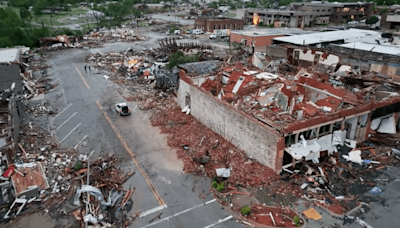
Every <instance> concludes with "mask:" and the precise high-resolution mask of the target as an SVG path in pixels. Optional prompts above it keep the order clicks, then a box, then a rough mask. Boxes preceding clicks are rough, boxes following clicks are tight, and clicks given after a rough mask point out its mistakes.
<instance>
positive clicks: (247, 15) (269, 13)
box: [244, 1, 373, 28]
mask: <svg viewBox="0 0 400 228" xmlns="http://www.w3.org/2000/svg"><path fill="white" fill-rule="evenodd" d="M372 8H373V3H363V2H346V3H340V2H324V1H321V2H310V3H307V2H293V3H292V4H291V5H290V7H289V8H287V9H283V10H275V9H274V10H260V9H248V10H245V12H244V19H245V22H246V24H258V23H260V22H262V23H263V24H264V25H271V24H273V26H274V27H280V26H281V25H282V24H284V25H285V26H287V27H292V28H303V27H305V26H313V25H317V24H329V23H336V24H339V23H347V22H348V21H349V20H353V19H354V20H361V19H363V18H366V17H369V16H370V15H371V12H372Z"/></svg>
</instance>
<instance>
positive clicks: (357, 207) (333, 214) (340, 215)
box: [317, 203, 362, 218]
mask: <svg viewBox="0 0 400 228" xmlns="http://www.w3.org/2000/svg"><path fill="white" fill-rule="evenodd" d="M317 207H319V208H321V209H322V210H324V211H325V212H327V213H328V214H330V215H331V216H332V217H335V218H344V216H346V215H351V214H352V213H354V212H356V211H357V210H358V209H360V208H361V207H362V203H360V204H359V205H358V206H356V207H354V208H353V209H351V210H350V211H349V212H347V213H345V214H337V213H335V212H332V211H330V210H329V209H327V208H326V207H323V206H320V205H318V204H317Z"/></svg>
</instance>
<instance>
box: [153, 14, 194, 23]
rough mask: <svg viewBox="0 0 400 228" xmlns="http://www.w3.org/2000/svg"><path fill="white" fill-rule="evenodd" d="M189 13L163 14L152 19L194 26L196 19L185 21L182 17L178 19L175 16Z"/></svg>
mask: <svg viewBox="0 0 400 228" xmlns="http://www.w3.org/2000/svg"><path fill="white" fill-rule="evenodd" d="M186 14H187V12H185V11H182V12H176V13H175V14H174V13H169V16H168V13H163V14H153V15H152V16H151V17H152V18H154V19H162V20H165V21H175V22H179V23H180V24H183V25H194V19H190V20H184V19H182V18H181V17H177V16H175V15H186Z"/></svg>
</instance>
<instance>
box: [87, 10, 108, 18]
mask: <svg viewBox="0 0 400 228" xmlns="http://www.w3.org/2000/svg"><path fill="white" fill-rule="evenodd" d="M104 16H105V14H104V13H102V12H100V11H96V10H89V11H87V12H86V14H85V17H88V18H94V17H104Z"/></svg>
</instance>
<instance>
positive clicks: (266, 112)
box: [178, 50, 400, 172]
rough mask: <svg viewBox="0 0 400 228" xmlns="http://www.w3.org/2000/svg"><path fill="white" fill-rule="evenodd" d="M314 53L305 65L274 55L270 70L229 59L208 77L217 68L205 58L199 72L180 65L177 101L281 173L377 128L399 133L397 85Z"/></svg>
mask: <svg viewBox="0 0 400 228" xmlns="http://www.w3.org/2000/svg"><path fill="white" fill-rule="evenodd" d="M309 51H310V55H311V54H312V56H313V57H314V58H315V55H317V54H318V57H317V58H316V59H317V61H316V62H315V61H314V58H310V59H304V60H303V61H304V62H307V63H308V64H307V65H304V66H302V67H300V66H299V67H296V66H293V65H292V64H293V58H291V59H288V60H279V61H276V62H274V60H272V61H270V62H269V63H268V67H270V68H269V69H264V68H262V69H264V70H260V69H259V68H252V67H245V66H243V65H242V64H240V63H239V62H236V63H235V64H227V63H224V65H223V66H221V68H220V69H219V70H216V71H213V72H212V73H208V74H207V72H206V71H203V72H197V71H196V69H201V68H211V66H212V64H211V65H210V66H209V65H208V64H207V63H206V62H200V63H191V64H192V65H193V64H198V65H199V66H197V67H193V66H192V67H191V68H190V69H192V70H187V69H185V67H184V66H180V68H181V70H180V72H179V77H180V84H179V92H178V103H179V105H180V107H181V108H183V109H184V111H186V112H187V113H190V114H191V115H192V116H193V117H195V118H196V119H198V120H199V121H200V122H201V123H203V124H205V125H206V126H208V127H209V128H210V129H212V130H213V131H214V132H216V133H218V134H220V135H221V136H223V137H224V138H226V139H227V140H229V141H230V142H231V143H232V144H234V145H235V146H237V147H238V148H239V149H241V150H243V151H244V152H246V153H247V155H248V156H249V157H250V158H253V159H256V160H257V161H259V162H260V163H262V164H264V165H266V166H268V167H270V168H272V169H273V170H274V171H275V172H280V171H281V170H282V167H287V166H290V165H291V164H292V162H294V161H295V160H296V159H297V160H300V159H305V160H311V161H313V162H315V163H318V162H319V161H318V158H319V156H320V152H322V151H325V152H326V151H327V152H328V153H329V154H331V153H334V152H337V149H336V145H343V144H344V142H345V141H347V143H348V144H347V145H351V146H353V148H354V146H355V144H356V143H358V142H363V141H365V140H367V139H368V137H369V134H370V133H371V132H374V133H377V134H379V133H383V134H385V133H386V134H394V133H396V129H397V128H398V122H399V111H400V103H399V102H400V96H399V94H398V93H397V92H396V91H398V88H399V85H400V84H399V83H398V82H395V81H394V80H392V79H391V78H390V77H387V76H382V75H381V74H377V73H375V72H363V73H361V72H353V71H352V69H351V67H350V68H349V66H343V67H342V66H340V65H339V64H338V63H339V57H338V56H335V55H330V54H329V53H324V52H317V51H312V50H309ZM307 52H308V51H307V50H305V52H304V53H307ZM302 53H303V52H302ZM285 61H287V62H286V63H285ZM254 62H255V61H254V60H253V63H254ZM271 66H272V67H271ZM193 69H194V70H193ZM271 69H272V70H271ZM299 69H300V70H299ZM317 69H320V71H318V70H317ZM200 71H201V70H200ZM204 72H205V73H204ZM270 72H274V73H270ZM321 72H322V73H321Z"/></svg>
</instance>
